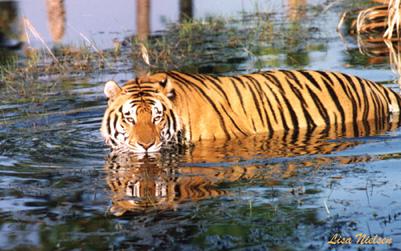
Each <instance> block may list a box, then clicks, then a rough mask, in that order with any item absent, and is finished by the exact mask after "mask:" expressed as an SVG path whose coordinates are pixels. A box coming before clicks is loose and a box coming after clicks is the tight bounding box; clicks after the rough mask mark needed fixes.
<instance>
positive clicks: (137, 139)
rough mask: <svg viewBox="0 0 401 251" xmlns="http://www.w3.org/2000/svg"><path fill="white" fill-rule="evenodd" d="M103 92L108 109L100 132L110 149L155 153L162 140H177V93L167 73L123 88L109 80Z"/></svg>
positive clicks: (136, 80)
mask: <svg viewBox="0 0 401 251" xmlns="http://www.w3.org/2000/svg"><path fill="white" fill-rule="evenodd" d="M104 93H105V95H106V97H107V98H108V108H107V110H106V112H105V115H104V117H103V122H102V127H101V132H102V135H103V137H104V138H105V141H106V143H107V144H109V145H110V146H111V147H112V148H113V149H116V150H117V149H118V150H128V151H133V152H137V153H145V152H156V151H159V150H160V148H161V146H162V145H163V144H164V143H166V142H172V141H179V140H180V135H181V126H180V124H181V123H180V121H179V118H178V116H177V115H176V112H175V109H174V101H175V99H176V93H175V90H174V88H172V83H171V80H169V79H168V78H167V75H166V74H156V75H153V76H150V77H143V78H139V79H138V78H137V79H135V80H132V81H129V82H127V83H126V84H125V85H124V86H123V87H122V88H121V87H119V86H118V84H117V83H116V82H114V81H108V82H107V83H106V85H105V88H104Z"/></svg>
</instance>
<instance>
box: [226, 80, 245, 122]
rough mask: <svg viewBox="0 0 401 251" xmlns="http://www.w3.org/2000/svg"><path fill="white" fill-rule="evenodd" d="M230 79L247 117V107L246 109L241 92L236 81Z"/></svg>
mask: <svg viewBox="0 0 401 251" xmlns="http://www.w3.org/2000/svg"><path fill="white" fill-rule="evenodd" d="M229 79H230V81H231V83H232V85H233V86H234V89H235V92H236V93H237V96H238V98H239V101H240V103H241V107H242V110H243V111H244V113H245V115H247V113H246V110H245V107H244V100H243V99H242V95H241V92H240V91H239V90H238V87H237V85H236V84H235V82H234V80H233V79H232V78H229Z"/></svg>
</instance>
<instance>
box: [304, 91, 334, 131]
mask: <svg viewBox="0 0 401 251" xmlns="http://www.w3.org/2000/svg"><path fill="white" fill-rule="evenodd" d="M306 89H307V90H308V92H309V95H310V96H311V98H312V100H313V102H314V103H315V105H316V107H317V109H318V111H319V114H320V117H321V118H323V120H324V121H325V124H326V125H329V124H330V117H329V115H328V114H327V111H326V108H325V107H324V105H323V104H322V103H321V102H320V99H319V97H318V95H316V93H314V92H313V91H312V89H311V88H310V87H309V86H308V85H306Z"/></svg>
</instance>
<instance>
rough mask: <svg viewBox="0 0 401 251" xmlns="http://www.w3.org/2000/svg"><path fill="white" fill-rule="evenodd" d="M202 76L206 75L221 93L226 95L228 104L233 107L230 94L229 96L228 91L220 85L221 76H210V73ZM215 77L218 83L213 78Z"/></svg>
mask: <svg viewBox="0 0 401 251" xmlns="http://www.w3.org/2000/svg"><path fill="white" fill-rule="evenodd" d="M201 76H205V77H206V78H207V79H208V80H209V81H210V82H211V83H212V84H213V85H214V86H215V87H216V88H217V89H218V90H219V91H220V93H221V94H222V95H223V96H224V98H225V99H226V101H227V103H228V106H229V107H230V108H232V107H231V103H230V99H229V98H228V96H227V94H226V92H225V91H224V89H223V88H222V87H221V86H220V84H222V82H221V80H220V79H219V78H216V77H212V76H208V75H201ZM213 78H214V79H215V80H216V81H218V83H217V82H216V81H215V80H213ZM219 83H220V84H219Z"/></svg>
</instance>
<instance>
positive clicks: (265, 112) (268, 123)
mask: <svg viewBox="0 0 401 251" xmlns="http://www.w3.org/2000/svg"><path fill="white" fill-rule="evenodd" d="M248 78H249V79H250V80H251V81H252V82H253V84H254V85H255V87H256V88H257V90H258V94H259V97H260V100H262V108H263V112H264V114H265V118H266V123H267V127H268V128H269V132H272V131H273V127H272V125H271V121H270V118H269V115H268V114H267V111H266V108H267V107H266V104H265V102H264V100H263V97H264V98H265V99H266V101H267V102H268V105H269V108H270V110H271V109H272V108H271V103H270V101H269V98H268V97H267V95H266V92H264V91H263V90H262V87H261V86H260V85H261V83H260V82H259V81H257V80H256V79H255V78H254V77H252V76H249V75H248ZM262 95H263V96H262ZM272 113H273V112H272Z"/></svg>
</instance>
